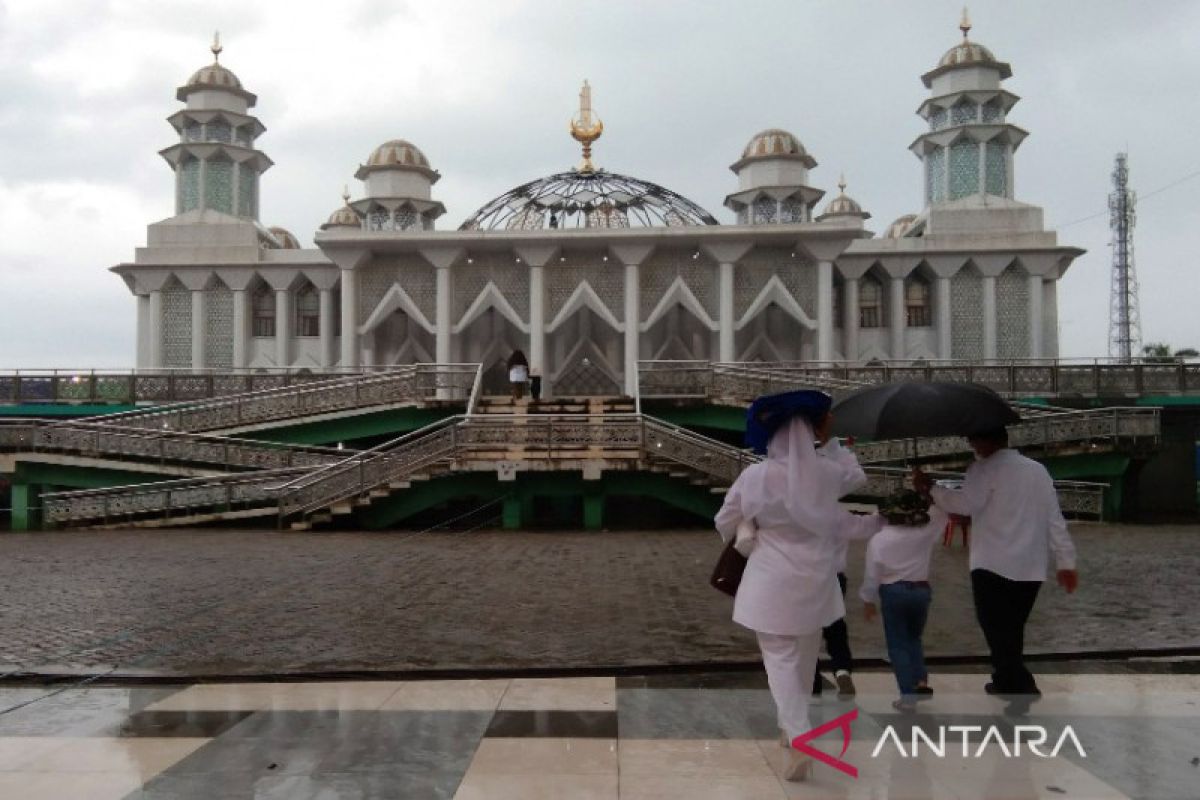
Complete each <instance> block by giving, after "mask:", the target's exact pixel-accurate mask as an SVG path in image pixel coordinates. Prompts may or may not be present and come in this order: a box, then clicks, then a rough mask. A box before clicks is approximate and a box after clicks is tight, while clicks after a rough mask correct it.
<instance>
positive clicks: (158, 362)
mask: <svg viewBox="0 0 1200 800" xmlns="http://www.w3.org/2000/svg"><path fill="white" fill-rule="evenodd" d="M149 307H150V328H149V329H150V341H149V347H148V350H149V354H150V357H149V359H148V361H149V366H151V367H154V368H158V367H161V366H162V365H163V326H162V322H163V298H162V291H160V290H158V289H155V290H154V291H153V292H151V293H150V301H149Z"/></svg>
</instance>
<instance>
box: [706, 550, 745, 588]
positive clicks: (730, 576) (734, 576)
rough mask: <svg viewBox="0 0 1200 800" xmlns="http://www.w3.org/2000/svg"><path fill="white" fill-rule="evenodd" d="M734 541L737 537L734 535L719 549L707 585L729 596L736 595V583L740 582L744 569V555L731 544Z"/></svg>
mask: <svg viewBox="0 0 1200 800" xmlns="http://www.w3.org/2000/svg"><path fill="white" fill-rule="evenodd" d="M736 542H737V537H736V536H734V537H732V538H731V539H730V540H729V542H728V544H726V545H725V549H724V550H722V551H721V557H720V558H718V559H717V566H716V568H714V569H713V573H712V577H711V578H709V579H708V583H709V585H711V586H712V587H713V588H714V589H716V590H717V591H719V592H724V593H725V594H727V595H729V596H730V597H734V596H736V595H737V590H738V585H739V584H741V582H742V573H743V572H745V571H746V557H745V556H744V555H742V554H741V553H739V552H738V551H737V548H735V547H734V546H733V545H734V544H735V543H736Z"/></svg>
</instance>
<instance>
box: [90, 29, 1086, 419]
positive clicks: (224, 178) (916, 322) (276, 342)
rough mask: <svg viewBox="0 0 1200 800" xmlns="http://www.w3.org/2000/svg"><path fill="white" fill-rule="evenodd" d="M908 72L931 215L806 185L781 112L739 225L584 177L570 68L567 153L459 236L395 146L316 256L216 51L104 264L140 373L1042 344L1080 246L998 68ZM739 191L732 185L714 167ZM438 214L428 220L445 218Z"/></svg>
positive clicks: (964, 353) (554, 364) (1007, 355)
mask: <svg viewBox="0 0 1200 800" xmlns="http://www.w3.org/2000/svg"><path fill="white" fill-rule="evenodd" d="M961 30H962V39H961V41H959V42H958V43H957V44H955V45H954V46H953V47H951V48H950V49H949V50H948V51H946V53H945V55H943V56H942V58H941V59H940V60H939V61H938V63H937V65H936V66H935V67H934V68H933V69H931V70H930V71H929V72H927V73H925V74H924V75H923V76H921V80H922V81H923V82H924V84H925V87H926V88H927V89H928V96H927V97H926V98H925V99H924V100H923V101H922V102H921V104H920V105H919V106H918V108H917V114H918V115H919V116H921V117H922V118H923V119H924V120H926V121H927V122H928V130H927V131H926V132H925V133H922V134H921V135H920V136H918V137H917V139H916V140H915V141H914V142H913V143H912V144H911V145H910V149H911V150H912V151H913V153H914V154H915V155H916V157H917V158H918V159H920V161H921V162H922V164H923V170H922V174H923V180H924V195H923V196H924V208H922V209H920V210H919V211H918V212H916V213H913V214H908V215H905V216H903V217H901V218H899V219H897V220H896V221H894V222H892V223H891V224H890V225H888V226H887V227H886V228H885V230H884V231H883V233H882V235H875V234H873V233H872V232H870V231H868V230H867V229H866V228H865V224H866V221H867V219H868V218H869V217H870V214H868V213H867V212H866V211H864V210H863V208H862V206H861V205H860V204H859V203H858V202H856V201H855V200H853V199H851V198H850V197H849V196H847V195H846V193H845V183H844V182H842V183H841V184H840V185H839V192H838V193H837V194H836V195H835V196H833V197H832V198H831V199H830V200H828V201H827V202H825V203H824V204H822V200H823V199H824V197H825V194H826V193H825V191H823V190H821V189H819V188H816V187H814V186H812V185H810V183H809V171H810V170H811V169H812V168H813V167H815V166H816V165H817V161H816V159H815V158H814V156H813V154H811V153H809V152H808V151H807V150H806V149H805V147H804V145H803V144H801V142H800V140H799V139H798V138H797V137H796V136H795V135H793V134H792V133H790V132H788V131H784V130H779V129H769V130H764V131H762V132H760V133H757V134H755V135H754V136H752V137H751V138H750V140H749V143H748V144H747V145H746V147H745V149H744V150H743V151H742V153H741V154H740V156H739V157H738V158H737V160H736V161H735V162H734V163H733V164H732V166H731V167H730V169H731V170H732V171H733V173H734V175H736V185H731V186H730V189H731V192H730V194H729V195H728V196H727V197H726V199H725V205H726V207H728V208H729V209H730V210H731V211H732V212H733V213H734V214H735V215H736V224H720V223H718V221H717V220H716V219H715V218H714V217H713V216H712V215H711V214H710V213H709V212H708V211H706V210H705V209H703V208H701V207H700V206H698V205H697V204H696V203H694V202H692V201H690V200H688V199H687V198H685V197H682V196H680V195H678V194H676V193H674V192H672V191H670V190H668V189H665V188H663V187H662V186H659V185H657V184H655V183H651V182H649V181H646V180H642V179H639V178H634V177H630V176H628V175H622V174H619V173H616V172H610V171H607V170H605V169H600V168H597V167H596V166H594V165H593V163H592V160H591V146H592V144H593V142H594V141H595V140H596V139H597V138H599V136H600V135H601V133H602V132H603V123H602V122H601V121H600V120H599V119H598V118H597V117H596V116H595V115H594V114H593V110H592V107H591V90H590V88H589V87H588V86H587V85H586V83H585V85H584V88H583V91H582V92H581V94H580V111H579V116H578V117H577V118H576V119H575V120H574V121H573V122H572V126H571V132H572V135H573V136H574V137H575V138H576V139H577V140H579V142H580V143H581V144H582V146H583V151H584V152H583V156H584V157H583V161H582V163H581V164H580V165H579V166H577V167H575V168H572V169H568V170H566V171H564V172H560V173H557V174H554V175H549V176H546V177H543V178H538V179H536V180H532V181H530V182H528V183H525V184H523V185H521V186H518V187H516V188H514V189H512V190H510V191H508V192H506V193H504V194H502V195H500V196H499V197H497V198H496V199H494V200H492V201H491V202H489V203H487V204H486V205H484V206H483V207H482V208H481V209H479V210H478V211H477V212H475V213H474V214H472V215H471V216H470V217H468V218H467V219H466V220H464V221H462V222H461V223H460V224H458V225H457V226H453V225H452V226H450V228H451V229H450V230H444V229H443V230H438V227H439V223H443V221H442V220H441V217H442V216H443V214H445V211H446V209H445V207H444V206H443V205H442V203H440V202H439V201H438V200H437V199H436V193H435V191H434V187H435V184H436V183H437V181H438V179H439V177H440V175H439V173H438V172H437V171H436V170H435V169H434V168H433V167H432V166H431V165H430V162H429V160H428V158H426V156H425V154H424V153H422V151H421V150H420V149H419V148H418V147H417V146H416V145H414V144H412V143H410V142H408V141H406V140H404V139H393V140H391V141H388V142H384V143H383V144H381V145H380V146H379V147H377V148H376V149H375V150H374V152H372V153H371V154H370V155H369V156H368V157H367V160H366V162H365V163H363V164H362V165H360V166H359V167H358V170H357V171H356V172H355V177H356V178H357V179H359V180H361V181H362V183H363V192H362V196H361V197H360V198H359V199H351V198H350V196H348V195H347V196H346V198H345V205H344V206H342V207H341V208H338V209H337V210H336V211H334V212H333V214H331V215H330V217H329V219H328V221H327V222H325V223H324V224H323V225H321V226H320V231H319V232H317V233H316V236H315V242H316V247H315V248H313V249H305V248H301V247H299V245H298V243H297V240H296V237H294V236H293V235H292V234H291V233H289V232H288V231H286V230H283V229H282V228H277V227H266V226H264V225H262V224H261V223H260V222H259V180H260V177H261V175H262V174H263V173H264V172H265V171H266V170H267V169H268V168H270V167H271V166H272V161H271V159H270V158H268V157H267V155H266V154H265V153H263V152H262V151H261V150H259V149H258V145H257V140H258V138H259V136H260V135H261V134H262V133H263V131H264V130H265V129H264V127H263V125H262V123H261V122H259V120H258V118H257V117H255V116H253V115H252V114H251V113H250V110H251V109H252V108H253V107H254V104H255V100H256V98H255V96H254V95H253V94H252V93H250V92H249V91H247V90H246V89H245V88H243V86H242V83H241V81H240V80H239V79H238V78H237V76H236V75H234V73H233V72H231V71H230V70H229V69H228V68H227V67H225V66H224V65H223V64H221V63H220V62H219V57H220V53H221V48H220V45H219V43H217V42H214V45H213V55H214V61H213V63H212V64H210V65H208V66H206V67H203V68H202V69H200V70H198V71H197V72H196V73H195V74H194V75H192V77H191V78H190V79H189V80H188V81H187V83H186V84H185V85H184V86H182V87H181V88H180V89H179V90H178V92H177V97H178V99H179V100H180V101H182V102H183V103H184V107H183V108H181V109H180V110H178V111H176V112H175V113H174V114H173V115H171V116H170V117H168V121H169V122H170V123H171V125H172V126H173V127H174V128H175V129H176V130H177V131H178V133H179V141H178V142H177V143H176V144H173V145H172V146H170V147H168V148H167V149H165V150H163V151H162V156H163V158H164V159H166V161H167V163H168V164H170V166H171V169H172V170H173V171H174V173H175V186H176V191H175V215H174V216H172V217H170V218H169V219H165V220H163V221H161V222H156V223H154V224H151V225H150V226H149V228H148V234H147V246H146V247H142V248H138V250H137V251H136V255H135V258H134V260H133V261H132V262H130V263H124V264H120V265H118V266H116V267H114V268H113V271H114V272H116V273H117V274H118V275H120V276H121V277H122V278H123V279H124V280H125V282H126V284H127V285H128V286H129V289H130V291H132V292H133V294H134V296H135V297H136V298H137V364H138V366H139V367H141V368H182V369H205V368H212V369H222V370H230V369H258V368H267V367H270V368H278V367H288V368H294V369H299V368H307V369H310V370H313V371H320V370H325V369H332V368H358V367H364V366H371V365H392V364H402V363H411V362H439V363H450V362H482V363H484V364H485V365H488V366H489V367H490V371H489V374H490V375H493V376H496V377H499V380H501V381H502V380H503V377H502V372H501V371H500V369H499V365H500V364H501V363H502V362H503V360H504V359H505V358H507V356H508V355H509V353H510V352H511V351H513V350H514V349H522V350H524V351H525V352H526V353H527V354H528V356H529V360H530V362H531V365H532V366H533V367H534V368H535V369H537V370H539V371H540V372H541V374H542V375H543V380H544V382H545V384H546V385H547V389H548V390H549V391H551V392H554V393H558V394H563V395H568V394H617V393H621V392H630V393H631V392H632V391H633V389H634V384H635V382H636V375H637V363H638V361H639V360H687V359H698V360H706V361H721V362H735V361H800V360H803V361H822V362H829V361H852V362H862V361H869V360H874V359H879V360H904V361H912V360H918V359H926V360H935V359H966V360H972V361H987V360H1013V359H1034V358H1050V357H1054V356H1056V355H1057V352H1058V337H1057V308H1058V303H1057V296H1056V287H1057V284H1058V280H1059V278H1060V277H1062V275H1063V273H1064V272H1065V271H1066V269H1067V267H1068V266H1069V265H1070V264H1071V262H1072V261H1073V260H1074V259H1075V258H1076V257H1078V256H1079V255H1080V254H1081V253H1082V252H1083V251H1082V250H1080V249H1078V248H1074V247H1064V246H1060V245H1059V244H1058V241H1057V236H1056V234H1055V232H1054V231H1048V230H1046V229H1045V228H1044V226H1043V220H1042V210H1041V208H1039V207H1037V206H1033V205H1029V204H1026V203H1022V202H1019V201H1017V200H1015V199H1014V197H1013V186H1014V172H1015V154H1016V151H1017V148H1018V147H1019V146H1020V144H1021V142H1022V141H1023V140H1024V138H1025V136H1026V135H1027V134H1026V132H1025V131H1024V130H1022V129H1021V128H1019V127H1017V126H1015V125H1013V124H1012V123H1010V122H1009V121H1008V115H1009V112H1010V111H1012V109H1013V107H1014V106H1015V105H1016V103H1017V101H1018V99H1019V98H1018V97H1017V96H1016V95H1014V94H1012V93H1011V92H1009V91H1007V90H1006V89H1004V88H1003V82H1004V80H1005V79H1006V78H1008V77H1009V76H1010V75H1011V74H1012V71H1011V69H1010V67H1009V65H1008V64H1006V63H1004V62H1002V61H999V60H997V58H996V57H995V56H994V55H993V54H992V52H991V51H990V50H988V48H986V47H984V46H983V45H981V44H978V43H977V42H975V41H973V40H971V39H970V38H969V36H968V34H969V32H970V23H969V22H968V21H967V20H966V18H965V14H964V19H963V22H962V25H961ZM731 184H732V182H731ZM443 224H444V223H443Z"/></svg>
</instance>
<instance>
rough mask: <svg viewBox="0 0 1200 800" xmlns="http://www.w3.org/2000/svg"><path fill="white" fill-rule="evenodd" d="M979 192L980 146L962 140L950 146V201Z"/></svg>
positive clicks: (968, 140) (967, 140)
mask: <svg viewBox="0 0 1200 800" xmlns="http://www.w3.org/2000/svg"><path fill="white" fill-rule="evenodd" d="M978 192H979V145H978V144H976V143H975V142H972V141H971V140H970V139H960V140H958V141H957V142H955V143H954V144H952V145H950V199H951V200H957V199H958V198H960V197H966V196H968V195H972V194H977V193H978Z"/></svg>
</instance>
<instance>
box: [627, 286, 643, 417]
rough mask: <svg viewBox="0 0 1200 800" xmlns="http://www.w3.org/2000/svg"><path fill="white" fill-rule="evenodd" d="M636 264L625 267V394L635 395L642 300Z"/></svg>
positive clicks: (639, 350)
mask: <svg viewBox="0 0 1200 800" xmlns="http://www.w3.org/2000/svg"><path fill="white" fill-rule="evenodd" d="M641 291H642V288H641V284H640V283H639V270H638V265H637V264H626V265H625V393H626V394H627V395H629V396H630V397H634V396H635V395H636V394H637V387H638V361H639V360H640V359H641V333H642V332H641V327H642V308H641V305H642V299H641Z"/></svg>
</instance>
